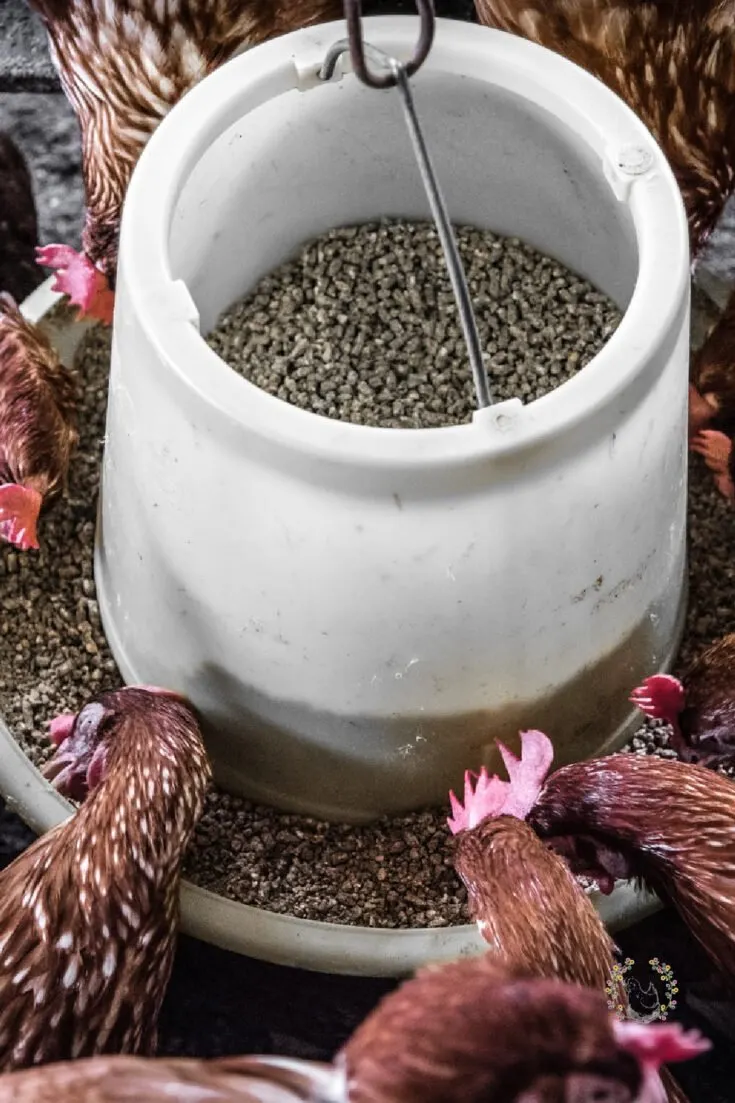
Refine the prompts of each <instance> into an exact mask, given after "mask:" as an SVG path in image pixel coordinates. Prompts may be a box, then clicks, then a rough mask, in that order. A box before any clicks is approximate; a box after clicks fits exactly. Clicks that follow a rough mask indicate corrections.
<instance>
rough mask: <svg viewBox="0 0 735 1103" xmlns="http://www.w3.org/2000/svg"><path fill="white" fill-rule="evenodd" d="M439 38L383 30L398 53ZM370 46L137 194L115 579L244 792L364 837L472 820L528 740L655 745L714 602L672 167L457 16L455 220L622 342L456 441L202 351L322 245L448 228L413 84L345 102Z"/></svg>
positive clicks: (135, 664)
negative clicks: (320, 241)
mask: <svg viewBox="0 0 735 1103" xmlns="http://www.w3.org/2000/svg"><path fill="white" fill-rule="evenodd" d="M416 32H417V20H416V19H415V18H398V17H387V18H376V19H368V20H365V23H364V34H365V39H366V41H368V42H369V43H370V44H371V45H372V46H373V47H374V48H376V49H378V50H381V51H383V52H384V53H385V54H387V55H389V56H394V57H399V58H400V57H407V56H410V54H411V52H412V50H413V47H414V44H415V41H416ZM343 35H344V24H342V23H332V24H328V25H324V26H320V27H316V28H312V29H308V30H303V31H299V32H296V33H294V34H290V35H286V36H284V37H282V38H279V39H277V40H275V41H272V42H269V43H268V44H266V45H263V46H259V47H257V48H256V49H253V50H251V51H249V52H247V53H246V54H244V55H241V56H240V57H238V58H236V59H234V60H233V61H232V62H230V63H229V64H227V65H225V66H224V67H223V68H222V69H221V70H219V71H218V72H216V73H214V74H213V75H212V76H210V77H208V78H207V79H206V80H205V81H203V82H202V83H201V84H200V85H199V86H197V87H196V88H194V89H193V90H192V91H191V92H190V93H189V94H187V96H186V97H185V98H184V99H183V100H182V101H181V102H180V103H179V104H178V105H177V106H176V108H175V109H174V110H173V111H172V112H171V114H170V115H169V116H168V117H167V118H166V119H165V120H164V121H163V123H162V124H161V126H160V128H159V129H158V130H157V131H156V133H155V134H154V136H153V138H152V139H151V141H150V143H149V144H148V146H147V147H146V149H145V151H144V153H143V155H142V157H141V159H140V162H139V164H138V166H137V168H136V170H135V173H134V177H133V180H132V183H131V186H130V190H129V193H128V197H127V201H126V206H125V213H124V219H123V228H122V237H121V244H120V263H119V272H118V282H117V305H116V317H115V332H114V342H113V354H112V368H111V379H110V396H109V408H108V423H107V445H106V450H105V458H104V464H103V475H102V502H101V513H100V526H99V533H98V549H97V559H96V580H97V585H98V590H99V599H100V610H101V614H102V618H103V623H104V626H105V630H106V633H107V636H108V639H109V640H110V643H111V647H112V650H113V653H114V655H115V658H116V660H117V662H118V664H119V666H120V669H121V671H122V672H123V675H124V676H125V678H126V680H128V681H130V682H137V683H153V684H160V685H168V686H172V687H175V688H177V689H179V690H181V691H184V692H185V693H187V694H188V695H189V696H190V697H191V698H192V700H193V701H194V702H195V703H196V705H197V706H198V707H199V709H200V710H201V712H202V714H203V716H204V718H205V721H206V725H207V730H208V738H209V747H210V750H211V753H212V756H213V761H214V765H215V772H216V775H217V777H218V780H219V781H220V782H221V783H222V784H223V785H224V786H225V787H226V788H229V789H231V790H233V791H235V792H238V793H240V794H242V795H244V796H247V797H249V798H252V799H254V800H258V801H262V802H266V803H269V804H272V805H275V806H276V807H279V808H283V809H286V810H291V811H296V812H303V813H307V814H311V815H314V816H318V817H322V818H328V819H330V818H331V819H335V820H341V821H344V822H353V821H355V822H357V821H364V820H367V819H370V818H372V817H376V816H379V815H381V814H383V813H400V812H403V811H406V810H410V809H415V808H418V807H421V806H424V805H430V804H434V805H436V804H439V803H442V802H444V801H445V800H446V796H447V790H448V789H449V788H450V786H456V785H457V784H458V783H459V782H460V781H461V778H462V774H463V771H464V770H465V768H467V767H468V766H470V767H476V766H478V765H479V763H480V762H483V761H485V762H488V764H489V765H494V764H495V760H494V749H491V748H493V741H494V740H495V738H497V737H501V738H503V739H506V740H510V741H511V743H512V742H513V740H514V738H515V736H516V733H517V731H518V729H519V728H522V727H529V726H534V727H538V728H543V729H544V730H546V731H548V733H549V734H550V735H551V736H552V738H553V740H554V742H555V745H556V748H557V762H559V763H563V762H565V761H569V760H574V759H578V758H580V757H585V756H587V755H590V754H593V753H596V752H599V751H601V750H603V749H611V748H613V747H615V746H619V745H620V744H621V743H622V742H623V741H624V739H625V738H626V736H627V735H628V734H629V733H630V731H631V723H632V722H633V723H634V722H635V721H634V720H633V716H632V710H631V707H630V705H629V704H628V703H627V696H628V692H629V691H630V688H631V687H632V686H634V685H635V684H636V683H637V681H638V680H639V679H640V678H641V677H643V676H644V675H646V674H650V673H651V672H653V671H656V670H659V669H663V668H666V667H667V665H668V664H669V662H670V660H671V659H672V656H673V654H674V652H675V649H676V646H677V644H678V640H679V635H680V631H681V625H682V619H683V611H684V604H685V595H684V577H685V510H686V472H687V455H686V410H687V362H688V338H689V256H688V243H687V232H686V224H685V218H684V213H683V208H682V204H681V199H680V197H679V193H678V189H677V186H676V183H675V181H674V179H673V176H672V175H671V172H670V170H669V168H668V166H667V164H666V162H665V160H664V157H663V155H662V153H661V152H660V150H659V149H658V147H657V146H656V144H655V143H654V141H653V139H652V138H651V136H650V135H649V133H648V132H647V131H646V130H645V128H644V127H643V126H642V124H641V123H640V122H639V121H638V120H637V119H636V117H635V116H634V115H633V114H632V113H631V112H630V111H629V110H628V109H627V107H625V105H624V104H623V103H622V102H621V101H620V100H619V99H617V97H615V96H614V95H613V94H612V93H611V92H610V91H609V90H608V89H607V88H605V87H604V86H603V85H602V84H600V83H599V82H597V81H596V80H594V79H593V78H592V77H590V76H589V75H587V74H586V73H584V72H583V71H582V70H581V69H578V68H577V67H575V66H573V65H571V64H570V63H568V62H566V61H565V60H563V59H561V58H559V57H557V56H555V55H553V54H551V53H550V52H548V51H546V50H543V49H541V48H539V47H537V46H535V45H532V44H530V43H528V42H524V41H521V40H520V39H516V38H513V37H511V36H508V35H506V34H502V33H499V32H494V31H491V30H487V29H482V28H477V27H470V26H463V25H459V24H457V23H454V22H449V21H438V24H437V34H436V40H435V43H434V46H433V49H432V52H431V53H430V54H429V57H428V60H426V62H425V64H424V65H423V66H422V68H421V70H420V72H419V73H418V75H417V76H416V77H415V78H414V80H412V82H411V83H412V85H413V86H414V87H415V95H416V101H417V106H418V108H419V111H420V115H421V119H422V120H424V122H425V126H426V133H427V142H428V146H429V149H430V151H431V158H432V160H433V163H434V167H435V170H436V175H437V177H438V179H439V181H440V182H441V186H442V188H443V191H444V193H445V196H446V202H447V206H448V209H449V213H450V216H451V218H452V220H453V221H454V222H455V223H463V224H471V225H473V226H477V227H483V228H489V229H492V230H494V231H497V232H498V233H501V234H506V235H513V236H516V237H519V238H521V239H522V240H524V241H526V242H528V243H529V244H531V245H532V246H534V247H536V248H538V249H539V250H541V251H542V252H544V253H546V254H549V255H551V256H553V257H555V258H557V259H558V260H560V261H561V262H562V263H564V264H566V265H567V266H569V267H570V268H572V269H574V270H575V271H576V272H578V273H579V274H581V275H582V276H584V277H585V278H588V279H589V280H590V281H592V283H593V284H594V285H595V286H596V287H598V288H599V289H600V290H602V291H603V292H604V293H606V294H607V295H608V296H610V297H611V298H612V299H613V300H614V301H615V302H616V303H617V304H618V306H619V307H620V308H621V309H622V310H624V311H625V314H624V317H623V320H622V322H621V324H620V326H619V328H618V330H617V331H616V332H615V334H614V335H613V337H612V338H611V339H610V341H609V342H608V343H607V345H606V346H605V347H604V348H603V349H602V351H601V352H600V353H599V355H597V356H596V357H595V358H594V360H593V361H592V362H591V363H590V364H589V365H588V366H587V367H585V368H584V369H583V370H582V371H581V372H580V373H579V374H578V375H577V376H576V377H575V378H573V379H572V380H571V381H569V382H566V383H565V384H563V385H562V386H561V387H559V388H558V389H557V390H556V391H554V392H553V393H551V394H548V395H546V396H545V397H543V398H541V399H539V400H537V401H535V402H532V403H529V404H528V405H523V404H522V403H521V402H520V401H519V400H514V401H510V402H502V403H497V404H490V405H487V406H484V407H482V408H479V409H478V411H477V413H476V415H475V417H474V419H473V421H472V423H471V424H466V425H461V426H456V427H449V428H441V429H428V430H411V431H407V430H396V429H379V428H368V427H365V426H359V425H354V424H348V423H342V422H337V421H333V420H329V419H327V418H323V417H320V416H317V415H315V414H312V413H310V412H307V411H304V410H300V409H298V408H295V407H293V406H290V405H288V404H287V403H285V402H283V401H281V400H280V399H278V398H275V397H273V396H271V395H269V394H266V393H265V392H263V391H261V390H260V389H258V388H257V387H255V386H253V385H252V384H250V383H249V382H247V381H246V380H244V379H243V378H241V377H239V376H237V375H236V374H235V372H233V371H232V370H231V369H230V368H229V367H228V366H227V365H226V364H225V363H224V362H223V361H221V360H220V359H219V358H218V356H217V355H216V354H215V353H214V352H213V351H212V350H211V349H210V348H209V347H208V346H207V344H206V343H205V341H204V338H203V336H202V335H203V334H206V333H207V332H208V331H209V330H210V329H211V328H212V326H213V325H214V323H215V322H216V320H217V318H218V316H219V315H220V314H221V312H222V311H223V310H224V309H225V308H226V307H227V306H228V305H229V304H230V303H232V302H233V301H234V300H236V299H238V298H239V297H242V296H243V294H245V293H246V292H247V291H248V289H250V288H252V287H253V286H254V284H255V283H256V282H257V281H258V280H259V279H260V278H261V277H262V276H264V275H265V274H266V273H268V272H269V271H271V270H273V269H274V268H275V267H276V266H277V265H278V264H280V263H281V262H282V261H284V260H285V259H286V258H288V257H289V256H291V255H292V254H293V253H294V251H295V250H296V249H297V248H298V246H299V245H301V244H302V243H303V242H304V241H306V240H309V239H312V238H314V237H315V236H316V235H318V234H320V233H322V232H324V231H326V230H328V229H329V228H331V227H334V226H341V225H346V224H353V223H357V222H366V221H370V220H376V219H379V218H381V217H383V216H386V215H387V216H394V217H403V218H410V219H426V218H427V217H430V207H429V204H428V201H427V198H426V192H425V190H424V186H423V183H422V176H421V173H420V172H419V170H418V168H417V164H416V160H415V159H414V156H413V154H412V150H411V143H410V142H409V140H408V135H407V131H406V124H405V119H404V117H403V114H402V111H401V102H400V97H399V95H398V93H397V91H396V90H395V89H392V90H387V91H382V92H380V91H375V90H373V89H371V88H366V87H365V86H364V85H363V84H362V83H361V82H360V81H358V80H357V79H356V77H355V75H354V74H353V73H352V72H349V71H347V72H345V71H344V70H349V69H350V65H349V63H348V61H347V59H346V58H345V56H344V55H341V58H340V59H339V60H337V61H336V67H335V71H334V73H333V75H332V76H331V78H330V79H329V80H325V79H324V77H325V71H324V61H325V57H326V56H327V54H328V51H329V50H330V47H332V46H333V45H334V43H335V40H338V39H340V38H342V37H343ZM491 372H492V368H491ZM490 386H491V387H492V378H491V379H490Z"/></svg>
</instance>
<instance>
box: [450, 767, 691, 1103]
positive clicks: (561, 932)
mask: <svg viewBox="0 0 735 1103" xmlns="http://www.w3.org/2000/svg"><path fill="white" fill-rule="evenodd" d="M502 753H503V757H504V759H505V761H506V763H509V764H510V763H511V759H510V756H509V752H508V750H507V748H502ZM512 768H513V767H512V765H511V769H512ZM478 788H479V786H478ZM501 794H502V797H503V799H504V794H503V791H502V789H501ZM486 795H487V794H486ZM472 799H474V795H473V798H472ZM491 799H492V798H491ZM484 811H487V812H488V813H489V814H487V815H486V816H485V818H484V819H481V820H480V822H479V823H477V824H476V825H475V826H472V827H469V826H463V827H462V829H461V830H459V832H458V834H457V848H456V851H455V855H454V866H455V869H456V870H457V873H458V874H459V876H460V877H461V879H462V881H463V882H464V884H465V886H466V888H467V894H468V899H469V904H470V911H471V913H472V917H473V918H474V920H475V922H476V923H477V926H478V929H479V931H480V933H481V934H482V936H483V938H484V939H485V941H486V942H487V943H488V944H489V945H490V946H491V948H492V949H493V950H494V951H495V953H496V954H497V955H498V956H499V957H500V959H501V960H502V961H503V962H504V963H505V964H507V965H508V966H510V967H511V968H516V969H522V970H526V971H528V972H531V973H533V974H534V976H539V977H549V978H552V977H555V978H558V979H560V980H565V981H568V982H570V983H572V984H581V985H584V986H585V987H587V988H591V989H594V990H596V991H598V992H603V991H604V990H605V989H606V988H607V986H608V985H610V984H613V983H614V977H613V966H614V964H615V956H614V955H615V945H614V943H613V941H612V939H611V938H610V936H609V934H608V933H607V931H606V929H605V925H604V924H603V922H602V920H601V918H600V916H599V914H598V912H597V911H596V909H595V907H594V905H593V904H592V901H591V900H590V898H589V897H588V896H587V895H586V894H585V893H584V892H583V890H582V888H581V887H580V885H579V883H578V882H577V880H576V879H575V877H574V876H573V874H572V873H571V870H570V868H569V866H568V865H567V863H566V862H565V861H564V859H563V858H561V857H560V856H559V855H558V854H555V853H554V852H553V851H552V850H550V849H549V848H548V847H547V846H545V844H544V843H543V842H542V841H541V839H540V838H539V837H538V836H537V835H536V833H535V832H534V831H533V830H532V828H530V827H529V825H528V824H527V823H526V822H525V820H523V819H521V818H519V817H518V816H515V815H499V816H496V815H494V814H493V809H492V807H488V805H487V804H486V805H485V809H484ZM482 814H483V809H482V808H480V809H478V815H482ZM452 826H453V825H452V821H451V820H450V827H452ZM615 995H616V999H615V1002H616V1004H618V1005H621V1006H623V1007H624V1008H627V1007H628V993H627V990H626V988H625V984H624V982H623V981H622V980H619V981H618V982H617V986H616V989H615ZM661 1079H662V1081H663V1083H664V1086H665V1092H666V1098H667V1099H668V1101H669V1103H686V1098H687V1097H686V1096H685V1095H684V1093H683V1092H682V1090H681V1088H680V1087H679V1085H678V1084H677V1083H676V1081H675V1080H674V1078H673V1077H672V1076H671V1074H670V1073H669V1071H668V1070H667V1069H663V1070H662V1071H661Z"/></svg>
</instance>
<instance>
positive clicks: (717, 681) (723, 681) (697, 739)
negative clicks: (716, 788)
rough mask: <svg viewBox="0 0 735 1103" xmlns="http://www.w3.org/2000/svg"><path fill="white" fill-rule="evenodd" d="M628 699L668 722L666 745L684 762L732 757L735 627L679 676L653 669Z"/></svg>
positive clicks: (718, 762) (727, 761)
mask: <svg viewBox="0 0 735 1103" xmlns="http://www.w3.org/2000/svg"><path fill="white" fill-rule="evenodd" d="M630 700H631V701H632V702H633V704H634V705H637V706H638V708H639V709H640V710H641V712H643V713H645V715H646V716H651V717H653V718H654V719H656V720H665V721H666V723H667V724H670V725H671V746H672V748H673V749H674V750H675V751H676V753H677V755H678V756H679V758H681V759H683V761H684V762H696V763H699V765H700V766H707V767H710V768H713V767H716V766H727V765H731V764H732V763H733V762H735V633H731V634H730V635H728V636H723V638H722V639H719V640H716V641H715V643H713V644H712V645H711V646H710V647H708V648H706V650H705V651H703V652H702V654H701V655H700V656H699V657H698V658H697V659H696V660H695V661H694V662H693V663H692V665H691V666H690V667H689V669H688V671H687V672H686V674H685V675H684V678H683V682H680V681H679V679H678V678H674V677H672V676H671V675H670V674H653V675H652V676H651V677H650V678H646V680H645V682H644V683H643V684H642V685H641V686H639V687H638V688H637V689H635V690H634V691H633V693H632V694H631V697H630Z"/></svg>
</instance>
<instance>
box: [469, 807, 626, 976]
mask: <svg viewBox="0 0 735 1103" xmlns="http://www.w3.org/2000/svg"><path fill="white" fill-rule="evenodd" d="M454 866H455V869H456V870H457V873H458V874H459V875H460V877H461V878H462V881H463V882H464V884H465V886H466V887H467V893H468V897H469V903H470V909H471V912H472V916H473V919H474V920H475V922H476V923H477V926H478V928H479V930H480V933H481V934H482V937H483V938H484V939H485V941H486V942H487V943H488V944H489V945H490V946H491V947H492V949H493V950H495V952H496V953H498V954H499V955H500V957H501V958H502V960H503V961H505V962H507V964H508V965H509V966H511V967H514V968H524V969H528V970H529V971H532V972H533V973H534V974H535V975H537V976H540V977H558V978H559V979H560V980H565V981H569V982H570V983H573V984H583V985H586V986H587V987H589V988H594V989H597V990H598V991H599V992H602V991H603V990H604V988H605V985H606V984H608V983H609V981H610V979H611V975H612V968H613V964H614V960H615V959H614V951H615V947H614V944H613V941H612V939H611V938H610V936H609V935H608V933H607V931H606V930H605V926H604V924H603V922H602V920H601V919H600V917H599V915H598V914H597V912H596V911H595V908H594V906H593V904H592V902H591V900H590V899H589V897H588V896H587V895H586V894H585V893H584V892H583V890H582V889H581V887H580V886H579V884H578V883H577V881H576V880H575V878H574V876H573V875H572V873H571V872H570V870H569V867H568V865H567V864H566V862H565V861H564V860H563V858H560V857H559V855H558V854H554V853H553V851H551V850H549V848H548V847H546V846H544V844H543V843H542V842H541V840H540V839H539V838H538V836H537V835H536V834H535V832H534V831H533V830H532V829H531V828H530V827H529V826H528V824H527V823H525V822H524V821H523V820H520V819H517V818H516V817H514V816H499V817H497V818H493V817H488V818H486V819H484V820H482V822H481V823H479V824H478V825H477V826H476V827H473V828H471V829H470V830H468V831H462V832H460V834H459V835H458V836H457V849H456V851H455V856H454Z"/></svg>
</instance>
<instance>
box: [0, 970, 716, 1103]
mask: <svg viewBox="0 0 735 1103" xmlns="http://www.w3.org/2000/svg"><path fill="white" fill-rule="evenodd" d="M709 1048H710V1047H709V1043H708V1042H706V1041H705V1040H704V1039H703V1038H702V1037H701V1036H700V1035H698V1034H696V1033H694V1032H693V1033H689V1034H686V1033H684V1032H683V1031H682V1030H681V1029H680V1028H679V1027H678V1026H676V1025H669V1024H665V1025H651V1026H642V1025H639V1024H632V1023H620V1022H618V1021H617V1020H615V1019H613V1018H612V1017H611V1016H610V1014H609V1012H608V1010H607V1006H606V1003H605V999H604V997H603V996H602V995H601V994H600V993H596V992H592V991H590V990H588V989H584V988H580V987H577V986H574V985H567V984H563V983H562V982H560V981H549V980H540V979H538V978H529V977H527V976H523V975H521V974H519V973H517V972H513V971H510V970H507V969H505V968H503V967H501V966H499V965H498V964H497V963H496V962H493V961H492V960H491V958H490V957H489V956H488V957H480V958H475V959H470V960H464V961H458V962H454V963H452V964H449V965H443V966H439V967H434V968H430V969H425V970H424V971H423V972H421V973H419V975H418V976H416V977H415V978H414V979H413V980H410V981H408V982H407V983H405V984H404V985H402V986H401V987H400V988H399V989H398V990H397V991H395V992H393V993H391V994H390V995H388V996H387V997H385V999H383V1000H382V1002H381V1003H380V1004H379V1005H378V1007H377V1008H376V1009H375V1010H374V1011H373V1012H372V1014H371V1015H369V1016H368V1018H367V1019H366V1020H365V1022H364V1023H363V1024H362V1025H361V1026H360V1027H358V1029H357V1031H356V1032H355V1034H354V1035H353V1036H352V1038H351V1039H350V1040H349V1041H348V1042H347V1044H346V1045H345V1046H344V1048H343V1049H342V1050H341V1051H340V1053H338V1054H337V1057H336V1058H335V1061H334V1063H333V1064H332V1065H317V1064H312V1063H309V1062H306V1061H295V1060H288V1059H281V1058H273V1057H270V1058H269V1057H266V1058H258V1057H251V1058H243V1057H228V1058H224V1059H220V1060H216V1061H191V1060H158V1061H146V1060H143V1059H140V1058H130V1057H128V1058H126V1057H109V1058H94V1059H92V1060H89V1061H78V1062H72V1063H66V1064H57V1065H50V1066H47V1067H45V1068H42V1069H33V1070H30V1071H27V1072H19V1073H15V1074H13V1075H11V1076H6V1077H0V1103H11V1101H12V1103H60V1101H65V1100H70V1101H71V1100H73V1101H74V1103H122V1101H123V1100H126V1101H127V1100H145V1103H168V1101H173V1100H181V1101H182V1103H183V1101H184V1100H187V1101H191V1103H199V1101H201V1103H204V1101H205V1100H207V1101H209V1100H211V1103H215V1101H216V1103H298V1101H304V1103H307V1101H308V1103H457V1101H458V1100H461V1101H462V1103H559V1101H560V1100H564V1101H566V1103H571V1101H574V1103H597V1101H603V1100H606V1101H610V1103H612V1101H614V1103H661V1100H662V1096H661V1090H660V1081H659V1077H658V1070H659V1068H660V1066H661V1064H662V1063H663V1062H668V1061H683V1060H688V1059H690V1058H692V1057H696V1056H697V1055H698V1054H700V1053H703V1052H705V1051H706V1050H707V1049H709Z"/></svg>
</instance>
